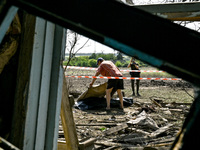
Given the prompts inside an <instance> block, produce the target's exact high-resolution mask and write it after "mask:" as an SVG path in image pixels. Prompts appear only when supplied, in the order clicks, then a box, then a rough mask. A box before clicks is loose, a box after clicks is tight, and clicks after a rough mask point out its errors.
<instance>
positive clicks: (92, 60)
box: [88, 59, 97, 67]
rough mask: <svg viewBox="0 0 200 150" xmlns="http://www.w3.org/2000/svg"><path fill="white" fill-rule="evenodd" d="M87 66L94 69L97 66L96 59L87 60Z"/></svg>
mask: <svg viewBox="0 0 200 150" xmlns="http://www.w3.org/2000/svg"><path fill="white" fill-rule="evenodd" d="M88 66H89V67H96V66H97V60H96V59H89V61H88Z"/></svg>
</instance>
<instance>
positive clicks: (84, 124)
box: [76, 123, 119, 126]
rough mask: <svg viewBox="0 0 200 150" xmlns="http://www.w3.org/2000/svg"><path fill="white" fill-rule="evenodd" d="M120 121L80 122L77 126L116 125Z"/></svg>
mask: <svg viewBox="0 0 200 150" xmlns="http://www.w3.org/2000/svg"><path fill="white" fill-rule="evenodd" d="M117 124H119V123H90V124H89V123H78V124H76V126H116V125H117Z"/></svg>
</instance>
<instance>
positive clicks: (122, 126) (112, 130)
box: [105, 123, 128, 135]
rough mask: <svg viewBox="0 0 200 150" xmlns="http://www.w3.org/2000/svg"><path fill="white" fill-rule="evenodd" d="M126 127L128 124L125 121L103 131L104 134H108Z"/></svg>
mask: <svg viewBox="0 0 200 150" xmlns="http://www.w3.org/2000/svg"><path fill="white" fill-rule="evenodd" d="M126 128H128V125H127V124H126V123H124V124H121V125H118V126H116V127H112V128H110V129H109V130H107V131H105V135H110V134H112V133H115V132H118V131H120V130H123V129H126Z"/></svg>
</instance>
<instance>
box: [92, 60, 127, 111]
mask: <svg viewBox="0 0 200 150" xmlns="http://www.w3.org/2000/svg"><path fill="white" fill-rule="evenodd" d="M97 65H98V69H97V71H96V74H95V76H98V75H100V74H101V75H102V76H106V77H122V73H121V72H120V70H119V69H118V68H117V67H116V66H115V64H114V63H113V62H111V61H105V60H104V59H103V58H98V60H97ZM95 80H96V78H93V79H92V82H91V83H90V87H92V85H93V84H94V82H95ZM122 89H124V83H123V79H109V80H108V82H107V89H106V101H107V107H106V109H107V110H110V100H111V92H112V90H115V91H117V94H118V96H119V99H120V104H121V108H122V109H124V105H123V96H122V91H121V90H122Z"/></svg>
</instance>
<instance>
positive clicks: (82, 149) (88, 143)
mask: <svg viewBox="0 0 200 150" xmlns="http://www.w3.org/2000/svg"><path fill="white" fill-rule="evenodd" d="M95 141H96V138H89V139H86V140H83V141H80V142H79V150H86V149H87V148H89V147H90V148H91V147H92V148H93V147H94V142H95Z"/></svg>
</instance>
